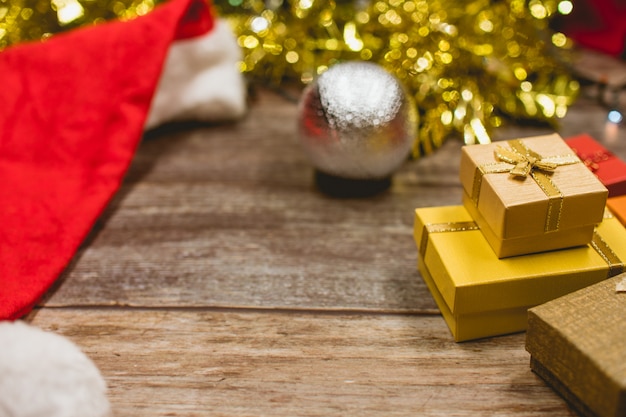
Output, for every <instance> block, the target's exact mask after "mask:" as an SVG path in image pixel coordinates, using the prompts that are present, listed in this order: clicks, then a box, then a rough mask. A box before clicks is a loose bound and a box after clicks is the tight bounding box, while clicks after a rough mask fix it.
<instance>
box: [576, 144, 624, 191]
mask: <svg viewBox="0 0 626 417" xmlns="http://www.w3.org/2000/svg"><path fill="white" fill-rule="evenodd" d="M565 143H567V145H568V146H569V147H570V148H572V150H573V151H574V152H576V155H578V157H579V158H580V159H581V161H583V163H584V164H585V165H586V166H587V168H588V169H589V170H590V171H591V172H593V173H594V174H595V175H596V177H598V179H599V180H600V182H602V184H604V186H605V187H606V188H607V189H608V190H609V197H615V196H618V195H624V194H626V163H625V162H624V161H622V160H621V159H619V158H618V157H616V156H615V155H613V154H612V153H611V152H609V151H608V150H607V149H605V148H604V147H603V146H602V145H601V144H600V143H598V142H597V141H595V140H594V139H593V138H592V137H591V136H589V135H579V136H574V137H571V138H568V139H566V140H565Z"/></svg>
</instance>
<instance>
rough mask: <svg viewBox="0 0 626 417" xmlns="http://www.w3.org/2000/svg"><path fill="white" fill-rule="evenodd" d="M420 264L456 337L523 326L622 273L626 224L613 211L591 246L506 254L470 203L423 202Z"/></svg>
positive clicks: (418, 221)
mask: <svg viewBox="0 0 626 417" xmlns="http://www.w3.org/2000/svg"><path fill="white" fill-rule="evenodd" d="M414 238H415V242H416V244H417V248H418V269H419V271H420V273H421V275H422V278H423V279H424V281H425V283H426V285H427V286H428V288H429V290H430V292H431V294H432V295H433V298H434V299H435V302H436V303H437V305H438V306H439V309H440V310H441V313H442V315H443V317H444V319H445V321H446V322H447V324H448V326H449V328H450V330H451V332H452V335H453V336H454V339H455V340H456V341H464V340H471V339H478V338H483V337H488V336H496V335H502V334H507V333H514V332H519V331H523V330H525V329H526V325H527V310H528V308H530V307H534V306H536V305H539V304H542V303H544V302H547V301H550V300H552V299H555V298H557V297H560V296H562V295H565V294H568V293H570V292H573V291H576V290H578V289H581V288H584V287H587V286H589V285H591V284H594V283H596V282H600V281H602V280H605V279H607V278H609V277H611V276H614V275H617V274H619V273H622V272H623V270H624V263H623V262H624V260H626V245H624V242H626V228H624V227H623V226H622V225H621V223H620V222H619V221H618V220H617V219H616V218H614V217H613V216H612V215H610V213H608V212H607V214H606V218H605V219H604V220H603V221H602V223H601V224H599V225H598V227H597V228H596V230H595V231H594V233H593V237H592V241H591V242H590V243H589V244H588V245H585V246H578V247H574V248H569V249H562V250H555V251H550V252H543V253H536V254H530V255H525V256H515V257H510V258H504V259H499V258H498V257H497V256H496V254H495V253H494V251H493V250H492V249H491V247H490V246H489V243H488V242H487V240H486V239H485V237H484V235H483V233H482V231H481V230H480V229H479V227H478V226H477V224H476V223H475V222H474V220H473V219H472V217H471V216H470V214H469V213H468V211H467V210H466V209H465V208H464V207H463V206H446V207H428V208H419V209H416V210H415V223H414Z"/></svg>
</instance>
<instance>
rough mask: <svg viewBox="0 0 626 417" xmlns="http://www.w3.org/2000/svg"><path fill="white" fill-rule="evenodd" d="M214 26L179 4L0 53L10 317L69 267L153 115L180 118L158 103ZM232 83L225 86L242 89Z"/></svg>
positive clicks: (199, 2)
mask: <svg viewBox="0 0 626 417" xmlns="http://www.w3.org/2000/svg"><path fill="white" fill-rule="evenodd" d="M11 13H12V12H11ZM216 30H219V29H218V28H217V25H216V19H215V16H214V15H213V14H211V12H210V10H209V8H208V7H207V5H206V3H205V2H204V1H203V0H171V1H169V2H167V3H166V4H163V5H160V6H158V7H156V8H155V9H154V10H153V11H152V12H151V13H149V14H147V15H146V16H140V17H138V18H136V19H132V20H129V21H112V22H107V23H103V24H99V25H94V26H90V27H84V28H80V29H75V30H72V31H68V32H67V33H63V34H59V35H55V36H53V37H51V38H50V39H48V40H46V41H45V42H29V43H23V44H19V45H14V46H11V47H9V48H6V49H4V50H3V51H2V52H0V73H1V74H2V75H3V88H2V89H0V101H1V102H2V103H3V111H2V112H0V126H1V129H0V176H1V177H2V178H3V181H4V182H3V186H2V187H0V201H2V204H0V223H2V224H3V225H4V227H3V230H2V234H0V236H1V237H0V276H1V277H2V283H1V285H0V320H1V319H13V318H18V317H20V316H22V315H24V314H26V313H28V311H30V309H31V308H32V307H33V306H34V305H35V303H36V302H37V301H38V300H39V299H40V298H41V296H42V295H43V294H44V293H45V291H46V290H47V289H48V288H49V287H50V286H51V285H52V284H53V283H54V281H55V280H56V278H57V277H58V276H59V274H60V273H61V272H62V271H63V269H64V268H65V267H66V266H67V264H68V263H69V261H70V260H71V258H72V257H73V255H74V253H75V251H76V249H77V248H78V247H79V245H80V244H81V242H83V240H84V239H85V237H86V236H87V234H88V233H89V231H90V229H91V228H92V226H93V224H94V223H95V221H96V219H97V218H98V216H99V215H100V214H101V213H102V210H103V209H104V208H105V207H106V205H107V203H108V202H109V200H110V199H111V198H112V196H113V195H114V194H115V192H116V191H117V190H118V189H119V186H120V184H121V182H122V179H123V177H124V174H125V172H126V170H127V168H128V166H129V164H130V162H131V160H132V158H133V156H134V152H135V149H136V148H137V146H138V144H139V142H140V140H141V138H142V135H143V132H144V128H145V123H146V120H147V118H148V116H149V113H150V110H151V108H152V114H153V115H154V119H153V121H154V122H155V123H158V122H163V121H166V120H167V119H169V118H170V117H175V112H174V113H170V112H158V111H157V110H158V108H159V106H161V105H160V104H158V103H156V101H158V96H159V93H157V94H156V95H157V98H156V99H154V101H153V98H154V95H155V91H158V90H160V89H161V88H162V87H163V85H161V86H159V83H160V82H161V81H163V79H161V76H162V75H164V74H163V71H162V69H163V65H164V63H165V62H166V56H167V54H168V52H170V53H171V52H172V48H174V47H173V46H172V45H173V44H175V43H176V42H184V45H183V46H189V45H194V44H195V43H196V41H197V42H200V43H203V42H204V41H206V36H209V35H211V34H213V33H214V31H216ZM198 37H199V38H198ZM218 39H223V38H220V37H218ZM218 55H220V54H218ZM214 63H215V64H216V65H217V64H218V63H219V60H218V61H215V62H214ZM232 65H233V64H232V62H231V63H230V65H228V63H227V62H225V63H224V66H226V67H228V66H230V68H231V69H232ZM218 66H219V65H218ZM166 68H167V65H166ZM201 68H203V69H204V70H206V69H207V68H206V67H204V66H201ZM196 69H197V67H196ZM236 74H238V73H236ZM219 75H220V72H218V73H217V74H216V76H219ZM238 75H239V74H238ZM174 78H176V77H174ZM183 78H184V77H183ZM230 80H232V78H223V79H220V80H216V82H217V83H218V84H220V88H221V89H223V90H229V91H230V94H233V92H235V91H239V92H240V93H242V89H241V81H240V80H239V82H237V83H234V84H232V85H229V84H228V83H229V82H230ZM161 84H163V83H161ZM165 84H169V83H165ZM173 85H178V84H177V83H173ZM203 91H204V93H205V94H207V95H209V96H210V94H208V93H209V92H208V91H207V90H206V89H204V90H203ZM176 93H177V92H174V93H172V94H173V97H176ZM240 95H241V96H243V95H242V94H240ZM166 97H168V95H166ZM170 97H172V96H170ZM239 100H240V101H241V98H240V99H239ZM178 104H179V102H178V101H176V100H173V101H172V102H171V103H170V105H171V106H178ZM165 106H166V107H167V103H165Z"/></svg>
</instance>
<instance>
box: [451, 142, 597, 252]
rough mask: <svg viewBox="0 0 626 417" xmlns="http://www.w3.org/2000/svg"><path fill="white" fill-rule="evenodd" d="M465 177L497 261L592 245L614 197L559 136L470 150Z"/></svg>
mask: <svg viewBox="0 0 626 417" xmlns="http://www.w3.org/2000/svg"><path fill="white" fill-rule="evenodd" d="M460 177H461V183H462V185H463V191H464V197H463V205H464V206H465V207H466V208H467V210H468V211H469V212H470V214H471V215H472V217H473V218H474V220H475V221H476V223H477V224H478V225H479V226H480V228H481V230H482V231H483V233H484V234H485V237H486V239H487V241H488V242H489V244H490V245H491V247H492V248H493V250H494V252H495V253H496V255H497V256H498V257H499V258H505V257H509V256H515V255H525V254H529V253H536V252H544V251H548V250H554V249H562V248H567V247H572V246H580V245H586V244H588V243H589V242H590V241H591V238H592V236H593V232H594V228H595V225H596V224H598V223H600V222H601V221H602V214H603V212H604V207H605V205H606V200H607V196H608V190H607V189H606V187H605V186H604V185H602V183H601V182H600V180H598V179H597V178H596V177H595V176H594V175H593V173H592V172H591V171H589V170H588V169H587V168H586V167H585V165H584V164H583V163H582V162H581V161H580V159H579V158H578V157H577V156H576V154H575V153H574V152H573V151H572V149H571V148H570V147H569V146H568V145H567V144H566V143H565V142H564V141H563V139H561V137H560V136H559V135H557V134H552V135H545V136H536V137H532V138H524V139H515V140H509V141H506V142H494V143H490V144H485V145H468V146H464V147H463V148H462V152H461V164H460Z"/></svg>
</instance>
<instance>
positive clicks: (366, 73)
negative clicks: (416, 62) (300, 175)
mask: <svg viewBox="0 0 626 417" xmlns="http://www.w3.org/2000/svg"><path fill="white" fill-rule="evenodd" d="M416 126H417V112H416V109H415V105H414V103H413V101H412V100H411V99H410V98H409V97H408V96H407V94H406V93H405V92H404V90H403V88H402V86H401V85H400V83H399V82H398V81H397V80H396V79H395V78H394V77H393V76H391V75H390V74H389V73H388V72H387V71H385V70H384V69H383V68H382V67H380V66H378V65H376V64H373V63H367V62H346V63H340V64H336V65H334V66H332V67H331V68H330V69H329V70H328V71H326V72H324V73H323V74H322V75H321V76H320V77H319V78H318V79H317V80H315V81H314V82H313V83H312V84H310V85H309V86H308V88H307V89H306V90H305V91H304V93H303V94H302V97H301V100H300V106H299V130H300V135H299V137H300V143H301V144H302V146H303V148H304V149H305V151H306V153H307V154H308V156H309V157H310V159H311V161H312V162H313V164H314V165H315V166H316V167H317V168H318V169H319V170H321V171H322V172H324V173H326V174H330V175H335V176H338V177H341V178H351V179H364V180H369V179H380V178H384V177H387V176H389V175H390V174H391V173H392V172H393V171H394V170H395V169H396V168H398V167H399V166H400V165H401V164H402V163H403V162H404V161H405V160H406V159H407V156H408V154H409V152H410V150H411V144H412V142H413V139H414V137H415V130H416Z"/></svg>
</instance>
